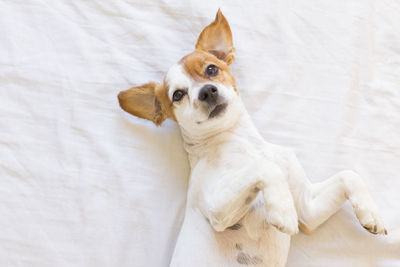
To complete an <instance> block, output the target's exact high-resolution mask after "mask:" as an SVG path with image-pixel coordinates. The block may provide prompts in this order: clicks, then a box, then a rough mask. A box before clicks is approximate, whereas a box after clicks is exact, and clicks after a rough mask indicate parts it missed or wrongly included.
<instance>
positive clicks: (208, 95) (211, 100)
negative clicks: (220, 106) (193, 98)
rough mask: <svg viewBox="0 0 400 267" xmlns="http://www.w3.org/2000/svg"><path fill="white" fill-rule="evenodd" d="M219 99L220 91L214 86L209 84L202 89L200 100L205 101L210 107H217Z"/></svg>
mask: <svg viewBox="0 0 400 267" xmlns="http://www.w3.org/2000/svg"><path fill="white" fill-rule="evenodd" d="M217 99H218V89H217V87H215V86H214V85H211V84H207V85H205V86H204V87H203V88H201V90H200V93H199V100H200V101H204V102H206V103H207V104H209V105H215V104H216V103H217Z"/></svg>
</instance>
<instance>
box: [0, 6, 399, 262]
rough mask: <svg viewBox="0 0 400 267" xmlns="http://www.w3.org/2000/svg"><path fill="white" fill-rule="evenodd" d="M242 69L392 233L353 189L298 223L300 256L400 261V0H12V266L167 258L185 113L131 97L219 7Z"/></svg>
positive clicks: (312, 173) (6, 229) (0, 182)
mask: <svg viewBox="0 0 400 267" xmlns="http://www.w3.org/2000/svg"><path fill="white" fill-rule="evenodd" d="M219 7H220V8H221V9H222V12H223V13H224V14H225V16H226V17H227V19H228V20H229V22H230V25H231V28H232V32H233V37H234V43H235V47H236V55H237V56H236V61H235V62H234V63H233V65H232V72H233V74H234V76H235V78H236V81H237V87H238V89H239V91H240V94H241V96H242V98H243V101H244V102H245V104H246V106H247V108H248V111H249V113H250V114H251V116H252V118H253V119H254V122H255V124H256V126H257V127H258V128H259V129H260V132H261V134H262V135H263V136H264V137H265V138H266V139H267V140H268V141H270V142H273V143H276V144H280V145H284V146H288V147H291V148H293V149H294V151H295V152H296V154H297V155H298V157H299V160H300V162H301V163H302V164H303V166H304V168H305V170H306V172H307V174H308V175H309V177H310V180H311V181H313V182H318V181H321V180H324V179H326V178H328V177H329V176H330V175H333V174H335V173H336V172H338V171H340V170H343V169H354V170H356V171H357V172H359V173H360V174H361V175H362V176H363V177H364V178H365V180H366V183H367V185H368V187H369V189H370V190H371V193H372V195H373V197H374V198H375V200H376V202H377V204H378V206H379V207H380V211H381V214H382V217H383V219H384V221H385V224H386V228H387V230H388V232H389V235H388V236H373V235H371V234H369V233H367V232H366V231H365V230H364V229H363V228H362V227H361V226H360V225H359V224H358V222H357V220H356V217H355V216H354V214H353V212H352V209H351V207H350V205H349V204H345V205H344V207H343V208H342V209H341V210H340V211H339V212H338V213H337V214H336V215H334V216H333V217H332V218H331V219H330V220H329V221H328V222H326V223H325V224H323V225H322V226H321V227H320V228H319V229H318V230H317V231H315V232H314V233H313V234H312V235H305V234H302V233H301V234H298V235H297V236H295V237H293V241H292V247H291V251H290V255H289V260H288V266H296V267H301V266H307V267H309V266H332V267H334V266H342V267H343V266H400V226H399V225H400V194H399V190H400V179H399V173H400V31H399V29H400V2H399V1H389V0H383V1H373V0H372V1H362V0H349V1H334V0H328V1H314V0H312V1H310V0H300V1H288V0H283V1H272V0H268V1H251V2H246V1H229V2H228V1H226V2H224V1H218V0H213V1H208V0H206V1H162V0H151V1H136V0H135V1H100V0H93V1H67V0H60V1H50V0H33V1H22V0H15V1H2V2H0V130H1V131H0V229H1V231H0V266H7V267H8V266H24V267H28V266H35V267H36V266H37V267H54V266H57V267H63V266H75V267H83V266H85V267H87V266H95V267H101V266H135V267H136V266H168V264H169V262H170V259H171V255H172V252H173V249H174V244H175V241H176V238H177V235H178V233H179V229H180V225H181V223H182V220H183V217H184V207H185V194H186V188H187V183H188V176H189V171H190V170H189V165H188V160H187V156H186V154H185V151H184V150H183V148H182V140H181V137H180V132H179V129H178V127H177V125H175V123H174V122H172V121H166V122H165V123H164V124H163V125H162V126H161V127H155V126H154V125H153V124H152V123H151V122H147V121H144V120H142V119H138V118H134V117H131V116H129V115H128V114H126V113H124V112H123V111H122V110H121V109H120V108H119V106H118V102H117V94H118V92H119V91H121V90H125V89H127V88H129V87H131V86H133V85H139V84H142V83H146V82H148V81H150V80H152V81H161V80H162V79H163V74H164V72H165V71H167V69H168V68H169V67H170V66H171V65H172V64H174V63H175V62H176V61H178V60H179V59H180V58H181V57H182V56H184V55H185V54H187V53H189V52H190V51H192V49H193V48H194V44H195V42H196V38H197V36H198V34H199V33H200V31H201V30H202V29H203V27H205V26H206V25H207V24H208V23H210V22H211V21H212V20H213V19H214V16H215V14H216V11H217V9H218V8H219Z"/></svg>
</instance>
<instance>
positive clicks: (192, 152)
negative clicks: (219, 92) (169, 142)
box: [180, 103, 262, 169]
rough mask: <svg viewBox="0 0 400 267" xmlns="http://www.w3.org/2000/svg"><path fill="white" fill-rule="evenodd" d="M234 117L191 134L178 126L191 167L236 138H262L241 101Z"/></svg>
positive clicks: (218, 151) (219, 150) (222, 148)
mask: <svg viewBox="0 0 400 267" xmlns="http://www.w3.org/2000/svg"><path fill="white" fill-rule="evenodd" d="M234 118H236V119H235V120H232V121H230V122H227V123H221V124H219V126H218V127H212V128H211V129H210V130H208V131H206V132H204V133H201V134H199V133H196V134H191V133H190V132H188V131H187V130H185V129H184V128H183V127H180V128H181V133H182V137H183V142H184V148H185V150H186V152H187V153H188V156H189V161H190V166H191V168H192V169H193V168H194V166H195V165H196V164H197V162H198V161H199V160H200V159H202V158H205V157H209V156H211V157H212V155H210V154H214V153H220V152H221V151H222V150H224V147H225V146H228V145H230V144H232V142H236V141H237V140H238V139H241V140H255V139H257V140H260V141H261V140H262V138H261V136H260V134H259V133H258V130H257V129H256V128H255V126H254V124H253V122H252V120H251V118H250V116H249V114H248V113H247V111H246V109H245V107H244V106H243V104H242V103H240V111H239V112H238V114H237V116H234Z"/></svg>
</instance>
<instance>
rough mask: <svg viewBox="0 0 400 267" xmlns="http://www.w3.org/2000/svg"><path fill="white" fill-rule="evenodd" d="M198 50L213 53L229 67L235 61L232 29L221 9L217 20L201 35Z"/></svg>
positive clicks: (198, 40)
mask: <svg viewBox="0 0 400 267" xmlns="http://www.w3.org/2000/svg"><path fill="white" fill-rule="evenodd" d="M196 49H199V50H203V51H206V52H208V53H211V54H213V55H214V56H216V57H217V58H219V59H221V60H223V61H225V62H226V63H227V64H228V65H230V64H231V63H232V62H233V60H234V59H235V54H234V52H235V49H234V47H233V43H232V32H231V28H230V27H229V23H228V21H227V20H226V18H225V17H224V15H223V14H222V12H221V10H220V9H218V12H217V16H216V17H215V20H214V21H213V22H212V23H211V24H210V25H208V26H207V27H206V28H204V30H203V31H202V32H201V33H200V36H199V38H198V39H197V43H196Z"/></svg>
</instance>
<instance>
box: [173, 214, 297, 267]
mask: <svg viewBox="0 0 400 267" xmlns="http://www.w3.org/2000/svg"><path fill="white" fill-rule="evenodd" d="M254 211H255V209H253V210H252V211H251V212H254ZM251 212H249V214H248V215H249V216H248V215H246V216H245V217H244V218H243V219H242V220H240V221H239V222H238V223H237V224H235V225H233V226H231V227H229V228H228V229H226V230H225V231H223V232H216V231H215V230H214V229H213V228H212V227H211V225H210V224H209V223H208V221H207V220H206V218H205V217H204V216H203V215H202V214H201V213H200V212H197V211H195V210H192V209H188V210H187V211H186V216H185V221H184V223H183V225H182V229H181V233H180V234H179V238H178V241H177V244H176V247H175V251H174V255H173V257H172V260H171V266H174V267H175V266H182V267H185V266H193V267H197V266H199V267H200V266H201V267H203V266H216V267H222V266H246V265H248V266H284V265H285V263H286V259H287V256H288V252H289V246H290V236H289V235H286V234H283V233H281V232H279V231H277V230H276V229H275V228H274V227H271V226H268V225H262V223H261V224H260V222H259V221H255V220H254V219H255V218H254V216H253V217H251V216H250V214H251ZM253 227H258V228H259V229H257V231H254V230H256V229H252V228H253ZM249 229H250V230H253V231H252V232H251V233H250V235H249V231H248V230H249Z"/></svg>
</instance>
